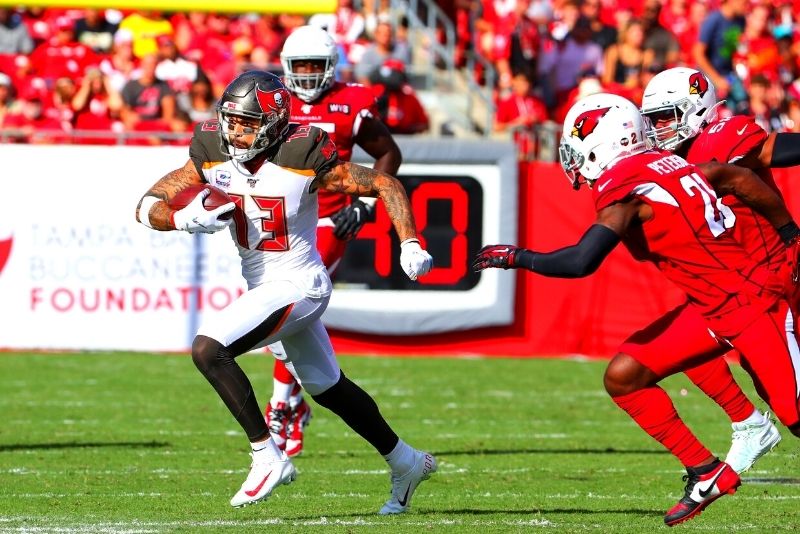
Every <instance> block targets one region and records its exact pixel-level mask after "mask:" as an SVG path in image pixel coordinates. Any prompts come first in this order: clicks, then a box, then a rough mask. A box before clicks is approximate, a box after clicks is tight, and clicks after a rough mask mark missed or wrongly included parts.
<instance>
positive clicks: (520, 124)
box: [494, 72, 547, 159]
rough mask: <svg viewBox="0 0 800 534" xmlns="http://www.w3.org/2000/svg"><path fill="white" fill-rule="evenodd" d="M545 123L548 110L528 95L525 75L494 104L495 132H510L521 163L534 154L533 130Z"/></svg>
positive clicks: (518, 78) (529, 83) (514, 82)
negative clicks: (505, 95) (506, 94)
mask: <svg viewBox="0 0 800 534" xmlns="http://www.w3.org/2000/svg"><path fill="white" fill-rule="evenodd" d="M546 120H547V107H546V106H545V105H544V102H542V101H541V100H540V99H538V98H536V96H534V95H533V93H532V92H531V82H530V80H529V79H528V77H527V76H525V74H524V73H521V72H520V73H517V74H515V75H514V77H513V78H512V80H511V94H509V95H508V96H507V97H505V98H502V99H500V100H499V101H498V102H497V113H496V115H495V121H494V130H495V131H496V132H505V131H509V130H511V131H512V133H513V138H514V143H515V144H516V145H517V154H518V155H519V157H520V159H529V158H532V157H535V154H536V149H537V146H536V133H535V131H534V129H533V127H534V126H535V125H537V124H541V123H543V122H545V121H546Z"/></svg>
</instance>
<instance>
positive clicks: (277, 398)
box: [264, 26, 401, 457]
mask: <svg viewBox="0 0 800 534" xmlns="http://www.w3.org/2000/svg"><path fill="white" fill-rule="evenodd" d="M338 60H339V53H338V49H337V46H336V43H335V42H334V40H333V38H332V37H331V35H330V34H329V33H328V32H326V31H325V30H323V29H322V28H319V27H317V26H301V27H299V28H297V29H295V30H294V31H293V32H292V33H291V35H289V37H288V38H287V39H286V42H285V43H284V45H283V50H282V51H281V64H282V65H283V70H284V82H285V84H286V87H287V89H289V92H290V93H291V95H292V115H291V117H290V121H291V122H295V123H299V124H305V125H312V126H316V127H317V128H320V129H322V130H325V131H326V132H327V133H328V135H329V136H330V138H331V140H332V141H333V143H334V144H335V145H336V149H337V151H338V152H339V159H340V160H342V161H350V158H351V156H352V153H353V145H354V144H356V145H358V146H360V147H361V148H363V149H364V151H365V152H366V153H367V154H369V155H370V156H372V157H373V158H374V159H375V163H374V165H373V168H374V169H376V170H379V171H382V172H385V173H387V174H391V175H392V176H394V175H395V174H397V170H398V169H399V168H400V163H401V155H400V149H399V148H398V146H397V144H396V143H395V142H394V139H393V138H392V134H391V133H389V130H388V129H387V128H386V126H385V125H384V124H383V122H382V121H381V120H380V118H379V117H378V113H377V109H376V103H375V97H374V95H373V93H372V91H371V90H370V89H368V88H367V87H364V86H363V85H359V84H350V83H342V82H337V81H336V80H335V68H336V64H337V63H338ZM374 206H375V199H374V198H358V197H351V196H349V195H344V194H340V193H329V192H326V191H320V193H319V224H318V225H317V249H318V250H319V253H320V255H321V256H322V261H323V262H324V263H325V266H326V267H327V268H328V274H330V275H333V273H334V271H335V270H336V267H337V266H338V265H339V262H340V261H341V259H342V256H343V255H344V250H345V244H346V242H347V241H348V240H349V239H352V238H353V237H355V235H356V234H357V233H358V231H359V230H360V229H361V227H362V226H363V225H364V222H366V220H367V218H369V217H370V215H371V214H372V211H373V209H374ZM270 350H272V352H273V354H274V355H275V364H274V365H275V366H274V369H273V388H272V398H271V399H270V402H269V404H267V407H266V410H265V411H264V417H265V418H266V420H267V424H268V425H269V427H270V431H271V432H272V437H273V439H274V440H275V442H276V443H278V444H279V446H280V447H281V448H285V450H286V454H287V455H289V456H290V457H291V456H296V455H298V454H300V453H301V452H302V450H303V436H304V430H305V427H306V425H307V424H308V422H309V419H310V418H311V407H310V405H309V404H308V403H307V402H306V401H305V399H303V393H302V388H301V387H300V385H299V384H298V383H297V381H296V380H295V379H294V377H293V376H292V375H291V373H289V371H288V370H287V369H286V365H285V364H284V363H283V362H284V360H283V349H282V348H281V346H280V343H276V344H275V345H272V346H270Z"/></svg>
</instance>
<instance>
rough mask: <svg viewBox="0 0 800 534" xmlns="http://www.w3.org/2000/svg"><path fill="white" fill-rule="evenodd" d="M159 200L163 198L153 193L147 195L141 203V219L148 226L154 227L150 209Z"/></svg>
mask: <svg viewBox="0 0 800 534" xmlns="http://www.w3.org/2000/svg"><path fill="white" fill-rule="evenodd" d="M157 202H161V199H160V198H158V197H154V196H152V195H145V197H144V198H142V203H141V204H140V205H139V220H140V221H141V222H142V224H143V225H145V226H147V227H148V228H152V227H153V223H151V222H150V210H151V209H152V208H153V206H154V205H155V204H156V203H157Z"/></svg>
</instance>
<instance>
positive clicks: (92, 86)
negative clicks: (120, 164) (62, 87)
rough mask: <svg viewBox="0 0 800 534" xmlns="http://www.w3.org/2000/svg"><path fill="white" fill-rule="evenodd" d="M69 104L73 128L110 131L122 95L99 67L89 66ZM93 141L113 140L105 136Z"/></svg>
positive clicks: (120, 104)
mask: <svg viewBox="0 0 800 534" xmlns="http://www.w3.org/2000/svg"><path fill="white" fill-rule="evenodd" d="M71 105H72V109H73V111H74V112H75V129H77V130H105V131H111V130H112V128H113V125H114V122H115V121H117V120H119V116H120V110H121V109H122V95H120V94H119V91H117V90H116V89H114V87H113V86H112V85H111V82H110V80H109V79H108V77H107V76H106V75H105V74H103V73H102V72H101V71H100V69H98V68H94V67H91V68H89V69H87V71H86V74H85V75H84V77H83V80H81V85H80V87H79V88H78V90H77V91H76V93H75V95H74V96H73V97H72V102H71ZM84 142H86V140H84ZM93 142H97V143H108V144H112V143H114V142H115V141H114V140H113V139H112V138H111V137H106V138H98V140H97V141H94V140H93Z"/></svg>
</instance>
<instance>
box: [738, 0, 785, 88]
mask: <svg viewBox="0 0 800 534" xmlns="http://www.w3.org/2000/svg"><path fill="white" fill-rule="evenodd" d="M771 17H772V7H771V6H769V5H767V4H757V5H754V6H751V7H750V11H749V13H748V14H747V17H746V18H745V22H744V31H742V35H741V36H740V37H739V46H737V47H736V50H735V51H734V53H733V68H734V71H735V72H736V75H737V76H738V77H739V79H740V80H742V83H744V85H745V87H746V86H747V85H748V83H749V82H750V79H751V78H752V77H753V76H756V75H763V76H764V77H766V78H767V79H768V80H778V77H779V74H778V71H779V68H780V64H781V57H780V53H779V51H778V42H777V40H776V39H775V37H774V36H773V35H772V32H771V31H770V27H769V25H770V19H771Z"/></svg>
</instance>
